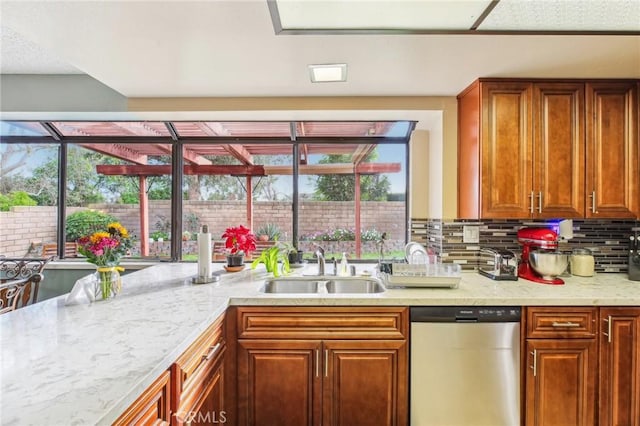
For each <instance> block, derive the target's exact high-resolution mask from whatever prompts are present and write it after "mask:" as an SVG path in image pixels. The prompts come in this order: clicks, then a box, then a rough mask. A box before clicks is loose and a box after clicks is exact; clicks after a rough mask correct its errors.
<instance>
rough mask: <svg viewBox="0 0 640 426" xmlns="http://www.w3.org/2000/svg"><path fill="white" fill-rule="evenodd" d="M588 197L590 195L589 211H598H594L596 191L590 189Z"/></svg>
mask: <svg viewBox="0 0 640 426" xmlns="http://www.w3.org/2000/svg"><path fill="white" fill-rule="evenodd" d="M589 197H591V213H598V212H597V211H596V191H591V195H589Z"/></svg>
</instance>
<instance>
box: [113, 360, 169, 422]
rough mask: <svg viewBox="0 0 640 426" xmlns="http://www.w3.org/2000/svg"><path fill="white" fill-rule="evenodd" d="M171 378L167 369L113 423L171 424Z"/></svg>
mask: <svg viewBox="0 0 640 426" xmlns="http://www.w3.org/2000/svg"><path fill="white" fill-rule="evenodd" d="M170 378H171V374H170V373H169V371H165V372H164V373H162V374H161V375H160V377H158V378H157V379H156V381H155V382H153V383H152V384H151V386H149V388H147V390H146V391H145V392H144V393H143V394H142V395H140V397H139V398H138V399H137V400H136V401H135V402H134V403H133V404H131V406H130V407H129V408H128V409H127V411H125V412H124V413H123V414H122V415H121V416H120V417H119V418H118V419H117V420H116V421H115V422H114V423H113V424H114V425H117V426H120V425H122V426H125V425H136V426H137V425H140V426H143V425H144V426H147V425H169V422H170V413H171V409H170V402H171V399H170V392H169V387H170Z"/></svg>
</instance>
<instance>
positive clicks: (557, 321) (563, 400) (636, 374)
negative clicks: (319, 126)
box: [523, 307, 640, 426]
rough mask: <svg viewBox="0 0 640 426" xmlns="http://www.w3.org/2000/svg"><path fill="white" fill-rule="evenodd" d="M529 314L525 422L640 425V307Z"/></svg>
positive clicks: (540, 309)
mask: <svg viewBox="0 0 640 426" xmlns="http://www.w3.org/2000/svg"><path fill="white" fill-rule="evenodd" d="M526 312H527V315H526V343H525V344H526V355H525V357H523V359H524V365H525V369H526V371H525V373H524V374H525V382H526V385H525V411H526V415H525V419H526V424H527V425H536V426H538V425H557V424H561V425H596V424H597V425H601V426H619V425H628V426H640V308H638V307H602V308H596V307H567V308H558V307H530V308H527V309H526ZM596 394H597V395H598V396H597V399H596ZM596 400H597V401H598V404H596Z"/></svg>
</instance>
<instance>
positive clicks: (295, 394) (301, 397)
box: [237, 339, 322, 426]
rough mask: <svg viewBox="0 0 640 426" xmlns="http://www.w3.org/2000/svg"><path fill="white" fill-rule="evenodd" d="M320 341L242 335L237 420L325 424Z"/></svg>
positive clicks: (270, 425) (289, 425)
mask: <svg viewBox="0 0 640 426" xmlns="http://www.w3.org/2000/svg"><path fill="white" fill-rule="evenodd" d="M321 346H322V344H321V342H320V341H319V340H268V339H265V340H245V339H241V340H238V354H237V359H238V424H239V425H252V426H253V425H256V426H261V425H264V426H273V425H278V426H304V425H320V419H321V417H320V416H321V411H320V410H321V403H322V398H321V388H322V376H321V374H322V373H321V372H322V368H321V367H322V366H321Z"/></svg>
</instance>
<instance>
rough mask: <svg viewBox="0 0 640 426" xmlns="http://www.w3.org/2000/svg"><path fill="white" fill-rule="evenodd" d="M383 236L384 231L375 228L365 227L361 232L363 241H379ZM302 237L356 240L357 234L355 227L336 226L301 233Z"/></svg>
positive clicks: (305, 239) (307, 239)
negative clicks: (324, 229)
mask: <svg viewBox="0 0 640 426" xmlns="http://www.w3.org/2000/svg"><path fill="white" fill-rule="evenodd" d="M381 236H382V232H380V231H378V230H377V229H375V228H371V229H365V230H363V231H362V232H361V233H360V238H361V239H362V241H378V240H379V239H380V237H381ZM300 239H301V240H302V241H354V240H355V239H356V235H355V231H354V230H353V229H346V228H335V229H327V230H326V231H318V232H311V233H309V234H305V235H301V236H300Z"/></svg>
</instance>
